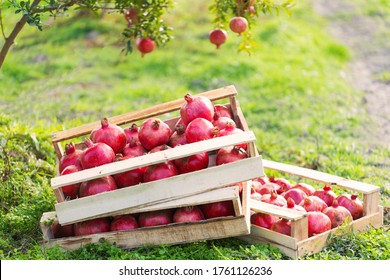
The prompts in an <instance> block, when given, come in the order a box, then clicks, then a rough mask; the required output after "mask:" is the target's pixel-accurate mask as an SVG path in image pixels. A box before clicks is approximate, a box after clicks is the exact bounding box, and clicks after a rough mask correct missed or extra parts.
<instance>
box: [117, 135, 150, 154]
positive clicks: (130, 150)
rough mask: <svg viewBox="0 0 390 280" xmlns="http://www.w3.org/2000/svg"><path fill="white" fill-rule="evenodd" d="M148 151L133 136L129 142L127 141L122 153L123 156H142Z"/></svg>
mask: <svg viewBox="0 0 390 280" xmlns="http://www.w3.org/2000/svg"><path fill="white" fill-rule="evenodd" d="M147 153H148V150H147V149H145V147H144V146H142V144H141V142H139V141H137V140H136V139H135V138H133V139H131V140H130V143H128V144H127V145H126V146H125V148H124V149H123V152H122V154H123V155H124V156H135V157H138V156H143V155H145V154H147Z"/></svg>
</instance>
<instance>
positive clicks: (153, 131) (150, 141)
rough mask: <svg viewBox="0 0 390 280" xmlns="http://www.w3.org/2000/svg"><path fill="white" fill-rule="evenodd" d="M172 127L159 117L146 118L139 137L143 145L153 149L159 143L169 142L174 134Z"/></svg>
mask: <svg viewBox="0 0 390 280" xmlns="http://www.w3.org/2000/svg"><path fill="white" fill-rule="evenodd" d="M172 133H173V132H172V130H171V128H170V127H169V126H168V125H167V124H166V123H165V122H163V121H162V120H160V119H159V118H150V119H147V120H145V121H144V122H143V123H142V125H141V127H140V129H139V131H138V139H139V141H140V142H141V144H142V146H144V147H145V149H147V150H151V149H153V148H154V147H157V146H159V145H163V144H167V143H168V141H169V138H170V137H171V135H172Z"/></svg>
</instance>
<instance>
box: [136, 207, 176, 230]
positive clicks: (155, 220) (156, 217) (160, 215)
mask: <svg viewBox="0 0 390 280" xmlns="http://www.w3.org/2000/svg"><path fill="white" fill-rule="evenodd" d="M172 222H173V217H172V211H171V210H170V209H167V210H156V211H150V212H144V213H140V214H139V217H138V225H139V226H140V227H152V226H160V225H167V224H170V223H172Z"/></svg>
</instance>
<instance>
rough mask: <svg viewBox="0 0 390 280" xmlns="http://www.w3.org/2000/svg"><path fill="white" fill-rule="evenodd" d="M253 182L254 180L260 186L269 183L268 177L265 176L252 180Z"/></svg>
mask: <svg viewBox="0 0 390 280" xmlns="http://www.w3.org/2000/svg"><path fill="white" fill-rule="evenodd" d="M253 180H256V181H258V182H260V184H262V185H264V184H266V183H270V181H269V179H268V177H267V176H265V175H264V176H262V177H259V178H255V179H253Z"/></svg>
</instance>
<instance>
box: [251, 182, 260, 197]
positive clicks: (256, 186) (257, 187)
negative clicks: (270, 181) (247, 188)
mask: <svg viewBox="0 0 390 280" xmlns="http://www.w3.org/2000/svg"><path fill="white" fill-rule="evenodd" d="M250 183H251V193H258V194H260V193H259V191H260V188H261V187H262V184H261V183H260V182H259V181H256V180H251V182H250Z"/></svg>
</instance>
